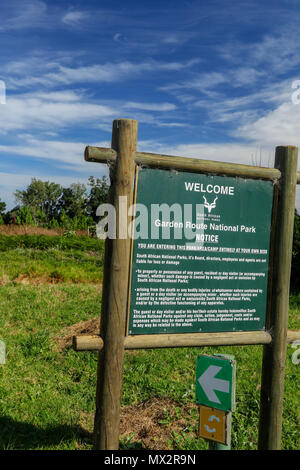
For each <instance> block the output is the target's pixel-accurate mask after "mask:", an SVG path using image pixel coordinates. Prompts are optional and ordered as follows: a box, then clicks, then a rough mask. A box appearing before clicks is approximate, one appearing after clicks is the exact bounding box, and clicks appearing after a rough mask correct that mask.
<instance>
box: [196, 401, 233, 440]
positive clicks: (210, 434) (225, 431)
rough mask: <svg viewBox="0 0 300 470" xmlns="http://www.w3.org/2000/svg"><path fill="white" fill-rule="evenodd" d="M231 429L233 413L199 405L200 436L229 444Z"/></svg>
mask: <svg viewBox="0 0 300 470" xmlns="http://www.w3.org/2000/svg"><path fill="white" fill-rule="evenodd" d="M230 431H231V413H226V411H223V410H217V409H215V408H209V407H207V406H200V407H199V437H202V438H203V439H208V440H210V441H214V442H218V443H220V444H223V445H229V443H230Z"/></svg>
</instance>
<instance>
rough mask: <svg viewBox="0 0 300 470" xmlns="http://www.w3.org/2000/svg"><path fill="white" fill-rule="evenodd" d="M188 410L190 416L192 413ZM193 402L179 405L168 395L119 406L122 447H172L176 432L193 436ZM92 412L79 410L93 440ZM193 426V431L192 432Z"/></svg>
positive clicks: (151, 448)
mask: <svg viewBox="0 0 300 470" xmlns="http://www.w3.org/2000/svg"><path fill="white" fill-rule="evenodd" d="M191 411H192V412H193V416H194V417H192V416H191ZM195 416H197V411H196V405H195V404H186V405H182V404H181V403H177V402H176V401H174V400H170V399H167V398H151V399H150V400H147V401H145V402H143V403H139V404H138V405H132V406H122V408H121V416H120V418H121V419H120V438H121V442H122V443H123V445H121V448H133V449H138V448H140V449H148V450H172V449H174V445H175V447H176V444H175V442H174V441H175V439H176V438H175V435H177V436H178V435H179V434H180V433H182V432H184V435H185V436H186V437H187V435H190V436H191V437H196V432H197V419H196V418H195ZM93 426H94V414H93V413H89V414H87V413H82V417H81V419H80V427H81V429H82V430H83V434H85V436H86V437H88V438H89V440H91V441H92V440H93ZM191 429H192V431H191Z"/></svg>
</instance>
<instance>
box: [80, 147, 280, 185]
mask: <svg viewBox="0 0 300 470" xmlns="http://www.w3.org/2000/svg"><path fill="white" fill-rule="evenodd" d="M85 160H86V161H88V162H98V163H108V162H114V161H115V160H116V152H114V151H112V149H106V148H102V147H91V146H89V147H86V149H85ZM134 160H135V163H136V164H137V165H142V166H146V167H149V168H160V169H166V170H180V171H189V172H194V173H201V172H202V173H209V174H211V173H212V174H219V175H227V176H240V177H247V178H253V179H267V180H276V179H278V178H280V170H278V169H277V168H264V167H258V166H250V165H241V164H237V163H226V162H216V161H212V160H203V159H200V158H186V157H176V156H171V155H159V154H155V153H146V152H135V156H134Z"/></svg>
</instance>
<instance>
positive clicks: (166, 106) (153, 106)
mask: <svg viewBox="0 0 300 470" xmlns="http://www.w3.org/2000/svg"><path fill="white" fill-rule="evenodd" d="M123 107H124V108H125V109H142V110H144V111H174V110H175V109H176V106H175V104H173V103H137V102H133V101H130V102H128V103H125V104H124V105H123Z"/></svg>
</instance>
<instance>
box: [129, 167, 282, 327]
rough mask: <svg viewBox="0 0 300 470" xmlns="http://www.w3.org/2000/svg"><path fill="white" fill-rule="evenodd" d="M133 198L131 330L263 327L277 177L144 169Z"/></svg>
mask: <svg viewBox="0 0 300 470" xmlns="http://www.w3.org/2000/svg"><path fill="white" fill-rule="evenodd" d="M135 202H136V204H137V206H136V207H137V211H136V219H135V233H134V235H135V236H134V239H133V247H132V262H131V280H130V281H131V283H130V285H131V287H130V301H129V312H128V323H127V327H128V330H127V331H128V335H140V334H162V333H165V334H169V333H199V332H225V331H230V332H233V331H257V330H263V329H265V322H266V310H267V287H268V273H269V251H270V232H271V219H272V207H273V183H272V182H271V181H263V180H253V179H245V178H237V177H227V176H218V175H214V176H210V175H205V174H197V173H189V172H174V171H172V172H170V171H165V170H159V169H151V168H141V167H139V169H138V174H137V179H136V201H135ZM140 207H143V208H145V207H146V208H147V211H144V212H143V211H142V210H140V209H139V208H140Z"/></svg>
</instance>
